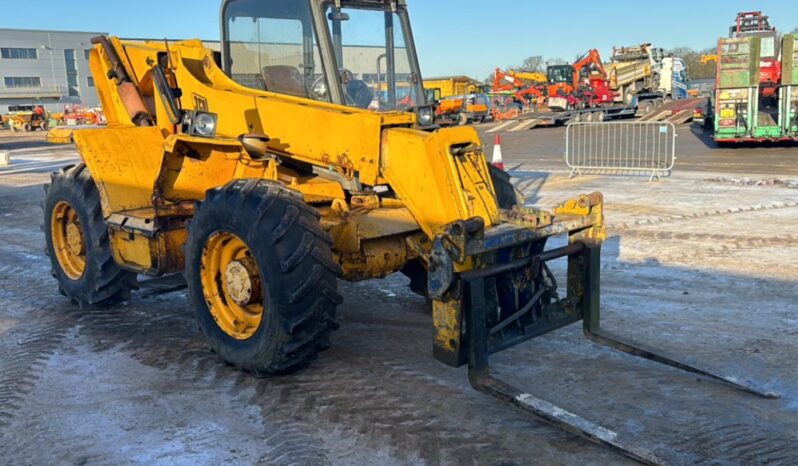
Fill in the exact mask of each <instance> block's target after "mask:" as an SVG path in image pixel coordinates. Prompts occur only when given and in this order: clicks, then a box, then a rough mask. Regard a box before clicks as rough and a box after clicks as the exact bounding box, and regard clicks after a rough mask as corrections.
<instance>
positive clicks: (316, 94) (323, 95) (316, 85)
mask: <svg viewBox="0 0 798 466" xmlns="http://www.w3.org/2000/svg"><path fill="white" fill-rule="evenodd" d="M328 91H329V89H327V81H326V78H325V77H324V75H321V76H319V77H318V78H316V80H315V81H313V85H312V86H311V87H310V92H308V94H310V96H311V97H313V98H314V99H316V100H327V95H328V93H329V92H328Z"/></svg>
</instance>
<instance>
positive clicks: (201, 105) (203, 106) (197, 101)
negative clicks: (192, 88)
mask: <svg viewBox="0 0 798 466" xmlns="http://www.w3.org/2000/svg"><path fill="white" fill-rule="evenodd" d="M194 110H201V111H203V112H207V111H208V100H207V99H206V98H205V97H202V96H201V95H197V94H194Z"/></svg>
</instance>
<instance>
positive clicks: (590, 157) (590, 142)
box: [565, 121, 676, 180]
mask: <svg viewBox="0 0 798 466" xmlns="http://www.w3.org/2000/svg"><path fill="white" fill-rule="evenodd" d="M565 163H566V164H567V165H568V168H570V169H571V177H572V178H573V177H574V176H577V175H581V174H582V173H584V172H602V173H645V174H648V173H651V177H650V178H649V180H654V179H655V178H656V179H659V178H660V177H662V176H669V175H670V173H671V170H672V169H673V167H674V165H675V164H676V127H675V126H674V125H673V123H664V122H639V121H638V122H604V123H571V124H569V125H568V127H567V128H566V130H565Z"/></svg>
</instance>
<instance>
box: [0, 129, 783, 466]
mask: <svg viewBox="0 0 798 466" xmlns="http://www.w3.org/2000/svg"><path fill="white" fill-rule="evenodd" d="M682 133H683V134H684V135H685V136H686V137H684V136H683V140H680V142H684V146H683V148H684V151H683V152H682V153H680V164H681V165H680V166H677V170H676V171H675V172H674V174H673V176H672V177H670V178H667V179H664V180H663V181H660V182H656V183H649V182H647V181H646V180H647V178H645V177H639V178H638V177H612V176H582V177H578V178H575V179H568V176H567V175H568V173H567V172H566V171H564V170H563V166H562V163H561V162H558V160H561V152H562V150H561V148H560V149H559V152H560V153H559V154H558V153H557V147H559V146H558V144H560V143H561V140H562V133H561V130H558V129H543V130H534V131H529V132H526V133H520V134H516V133H513V134H512V135H508V136H507V137H506V147H505V157H506V161H507V162H508V165H510V166H511V168H512V174H513V175H514V176H515V182H516V184H517V185H518V186H519V187H520V188H522V189H523V190H524V192H525V193H526V195H527V196H528V197H527V201H528V203H529V204H530V205H538V206H543V207H547V208H548V207H551V206H553V205H554V204H556V203H558V202H559V201H561V200H563V199H565V198H567V197H570V196H572V195H574V194H576V193H580V192H592V191H602V192H604V193H605V198H606V203H607V221H608V224H609V230H608V233H609V239H608V241H607V243H606V244H605V247H604V251H603V252H604V256H603V265H602V273H603V276H602V288H603V289H602V298H601V302H602V311H603V318H604V325H605V326H606V327H608V328H610V329H613V330H615V331H617V332H618V333H621V334H623V335H628V336H631V337H634V338H635V339H637V340H642V341H645V342H647V343H649V344H651V345H656V346H659V347H662V348H665V349H667V350H669V351H671V352H674V353H678V354H683V355H685V356H686V357H689V358H691V359H696V360H701V361H703V362H705V363H706V364H708V365H711V366H713V367H716V368H718V369H719V370H722V371H724V372H726V373H729V374H732V375H736V376H739V377H743V378H750V379H754V380H756V381H758V382H760V383H762V384H763V385H765V386H766V387H767V388H769V389H772V390H776V391H778V392H779V393H781V395H782V397H781V398H780V399H778V400H767V399H761V398H757V397H755V396H752V395H749V394H746V393H743V392H739V391H736V390H734V389H731V388H729V387H728V386H724V385H722V384H718V383H715V382H712V381H709V380H708V379H706V378H702V377H700V376H696V375H692V374H687V373H683V372H681V371H678V370H676V369H672V368H668V367H665V366H661V365H659V364H656V363H652V362H649V361H645V360H642V359H638V358H634V357H632V356H629V355H625V354H621V353H618V352H615V351H613V350H611V349H607V348H603V347H600V346H597V345H595V344H592V343H590V342H588V341H586V340H585V339H584V338H583V337H582V336H581V331H580V329H579V328H578V325H576V326H573V327H569V328H566V329H563V330H561V331H558V332H555V333H553V334H549V335H546V336H544V337H541V338H538V339H535V340H533V341H530V342H528V343H526V344H524V345H521V346H518V347H515V348H513V349H511V350H508V351H506V352H504V353H501V354H499V355H496V356H495V357H494V358H493V359H492V363H493V365H494V367H495V369H496V372H497V374H498V375H499V376H500V377H503V378H506V379H509V380H511V381H512V382H513V383H515V384H517V385H519V386H521V387H524V388H525V389H528V390H529V392H530V393H533V394H535V395H537V396H539V397H541V398H544V399H546V400H548V401H550V402H552V403H555V404H557V405H559V406H562V407H564V408H566V409H568V410H570V411H572V412H575V413H578V414H580V415H582V416H583V417H585V418H587V419H589V420H592V421H594V422H598V423H600V424H602V425H604V426H606V427H608V428H611V429H613V430H615V431H617V432H618V433H619V434H621V435H623V436H624V437H626V438H628V439H631V440H633V441H634V442H635V443H636V444H638V445H641V446H646V447H649V448H651V449H653V450H654V451H656V453H657V454H658V455H659V456H660V457H662V458H664V459H665V460H666V461H668V462H669V463H671V464H696V463H697V464H713V465H714V464H730V465H731V464H750V465H754V464H784V465H788V464H798V449H796V447H795V445H797V444H798V366H797V365H796V364H795V363H794V361H796V360H798V344H796V336H798V314H796V310H797V307H796V302H798V287H796V279H798V260H796V259H798V233H796V231H795V228H794V227H795V225H796V218H798V189H796V183H795V180H798V169H797V168H796V167H798V164H796V162H795V161H796V160H798V159H796V157H798V150H796V149H795V148H767V149H754V148H742V149H737V150H728V149H723V150H721V151H719V152H714V151H713V149H712V148H710V147H709V146H707V145H706V144H704V143H702V142H701V139H700V138H701V135H700V134H695V133H691V132H690V131H689V129H688V128H686V127H685V128H683V130H682ZM691 135H692V136H691ZM3 149H11V150H12V157H13V159H14V164H13V165H12V166H11V167H6V168H0V235H2V238H3V241H0V303H1V304H2V305H1V306H0V463H5V464H15V465H16V464H119V463H148V464H152V463H155V464H158V463H162V464H192V465H193V464H220V463H234V464H256V463H259V464H278V465H283V464H285V465H289V464H299V465H305V464H307V465H319V464H336V465H338V464H344V465H346V464H386V465H390V464H458V465H459V464H480V465H481V464H486V465H514V464H518V465H521V464H546V465H551V464H553V465H558V464H562V465H605V464H634V463H632V462H630V461H629V460H626V459H625V458H623V457H621V456H619V455H617V454H615V453H613V452H611V451H609V450H607V449H605V448H602V447H599V446H595V445H593V444H591V443H588V442H586V441H583V440H581V439H579V438H576V437H574V436H572V435H569V434H566V433H563V432H561V431H559V430H557V429H555V428H552V427H550V426H548V425H546V424H544V423H542V422H539V421H538V420H536V419H534V418H530V417H528V416H526V415H524V414H523V413H521V412H519V411H517V410H515V409H514V408H512V407H509V406H507V405H504V404H502V403H500V402H498V401H496V400H494V399H492V398H489V397H487V396H484V395H481V394H479V393H477V392H475V391H474V390H472V389H471V388H470V387H469V385H468V382H467V380H466V377H465V375H466V374H465V371H464V370H462V369H460V370H458V369H451V368H448V367H445V366H443V365H441V364H439V363H437V362H436V361H435V360H434V359H432V357H431V355H430V347H431V342H430V329H431V322H430V317H429V316H428V315H427V313H426V312H425V310H424V302H423V300H422V299H420V298H418V297H416V296H415V295H413V294H412V293H410V292H409V290H408V289H407V281H406V280H405V279H404V278H402V277H391V278H388V279H386V280H383V281H376V282H365V283H360V284H342V285H341V289H342V292H343V295H344V297H345V303H344V304H343V305H342V306H341V308H340V311H339V312H340V316H341V319H340V320H341V324H342V326H341V329H340V330H339V331H338V332H336V333H335V334H334V335H333V341H332V343H333V347H332V348H331V349H330V350H329V351H327V352H325V353H323V354H322V356H321V357H320V358H319V360H318V361H316V362H315V363H314V364H312V365H311V366H310V367H309V368H307V369H305V370H303V371H301V372H300V373H297V374H295V375H291V376H287V377H282V378H276V379H254V378H252V377H250V376H248V375H246V374H243V373H241V372H239V371H237V370H235V369H234V368H232V367H229V366H227V365H225V364H224V363H223V362H221V361H220V360H219V359H218V358H217V357H216V356H215V355H214V354H213V353H212V352H210V351H209V350H208V347H207V345H206V344H205V342H204V341H203V340H202V338H201V335H200V333H199V331H198V330H197V327H196V324H195V322H194V320H193V316H192V310H191V309H190V308H189V306H188V303H187V300H186V293H185V290H184V287H183V284H182V282H181V280H180V279H179V277H166V278H162V279H157V280H149V281H146V282H144V284H143V286H142V289H141V290H140V291H138V292H137V293H135V294H134V297H133V299H132V300H131V301H130V302H129V303H126V304H124V305H121V306H118V307H116V308H113V309H108V310H102V311H80V310H78V309H76V308H73V307H72V306H70V305H69V303H68V302H67V301H66V300H65V299H64V298H63V297H62V296H60V295H59V294H58V289H57V285H56V283H55V281H54V280H53V279H52V278H51V276H50V273H49V272H50V270H49V269H50V265H49V261H48V259H47V258H46V257H45V256H44V254H43V253H42V250H43V237H42V234H41V232H40V230H39V225H40V223H41V211H40V209H39V202H40V201H41V198H42V194H43V191H42V188H41V184H43V183H45V182H46V181H47V180H48V179H49V172H50V171H53V170H54V169H55V168H57V167H58V166H60V165H63V164H65V163H69V162H70V161H71V160H74V158H75V153H74V149H73V148H71V147H68V146H63V147H47V146H44V145H43V144H42V143H41V138H40V137H27V138H24V139H21V138H19V137H18V136H17V137H11V136H10V135H9V134H8V133H5V132H0V150H3ZM760 157H761V158H762V159H763V160H766V161H768V163H766V164H758V163H757V162H756V161H757V160H759V159H760ZM713 160H714V162H713ZM751 167H758V168H757V169H752V168H751ZM768 167H769V168H768ZM766 168H767V169H766ZM541 169H545V170H546V171H539V170H541ZM557 271H558V272H559V273H561V272H562V267H559V268H558V269H557Z"/></svg>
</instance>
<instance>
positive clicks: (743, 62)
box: [720, 42, 751, 70]
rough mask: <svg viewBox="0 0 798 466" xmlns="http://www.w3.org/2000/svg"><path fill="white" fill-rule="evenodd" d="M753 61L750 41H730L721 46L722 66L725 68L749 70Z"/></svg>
mask: <svg viewBox="0 0 798 466" xmlns="http://www.w3.org/2000/svg"><path fill="white" fill-rule="evenodd" d="M749 63H751V44H750V43H749V42H729V43H725V44H721V46H720V68H721V69H723V70H735V69H736V70H747V69H748V65H749Z"/></svg>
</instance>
